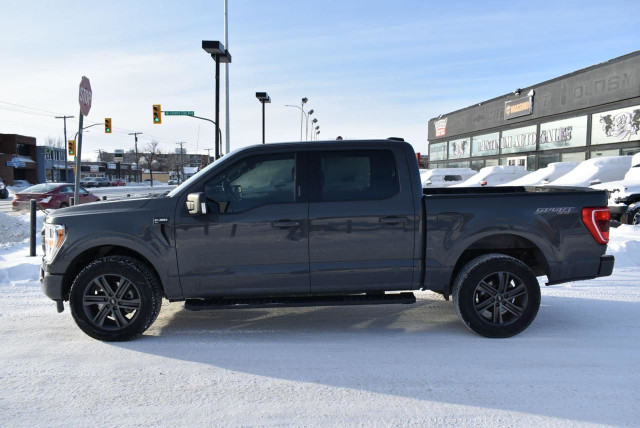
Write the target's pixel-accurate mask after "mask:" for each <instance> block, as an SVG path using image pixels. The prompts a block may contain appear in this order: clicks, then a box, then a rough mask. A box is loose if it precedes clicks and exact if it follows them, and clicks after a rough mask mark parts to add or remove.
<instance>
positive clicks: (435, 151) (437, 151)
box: [429, 142, 447, 161]
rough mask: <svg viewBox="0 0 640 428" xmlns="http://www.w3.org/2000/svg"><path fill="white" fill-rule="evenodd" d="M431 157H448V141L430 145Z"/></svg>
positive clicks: (434, 158) (438, 158)
mask: <svg viewBox="0 0 640 428" xmlns="http://www.w3.org/2000/svg"><path fill="white" fill-rule="evenodd" d="M429 159H430V160H434V161H438V160H446V159H447V143H446V142H443V143H434V144H431V145H430V146H429Z"/></svg>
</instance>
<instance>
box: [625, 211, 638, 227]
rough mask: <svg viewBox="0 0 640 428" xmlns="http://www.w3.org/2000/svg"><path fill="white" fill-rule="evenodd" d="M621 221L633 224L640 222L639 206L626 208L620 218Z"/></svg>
mask: <svg viewBox="0 0 640 428" xmlns="http://www.w3.org/2000/svg"><path fill="white" fill-rule="evenodd" d="M622 223H624V224H633V225H638V224H640V207H635V208H632V209H629V210H627V212H626V213H625V214H624V216H623V218H622Z"/></svg>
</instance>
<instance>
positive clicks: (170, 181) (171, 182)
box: [167, 178, 179, 186]
mask: <svg viewBox="0 0 640 428" xmlns="http://www.w3.org/2000/svg"><path fill="white" fill-rule="evenodd" d="M167 184H168V185H169V186H176V185H178V184H179V182H178V179H177V178H172V179H171V180H169V182H168V183H167Z"/></svg>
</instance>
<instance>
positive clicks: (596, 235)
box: [582, 207, 611, 244]
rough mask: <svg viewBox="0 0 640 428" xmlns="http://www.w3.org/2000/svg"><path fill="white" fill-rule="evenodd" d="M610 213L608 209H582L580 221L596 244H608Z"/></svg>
mask: <svg viewBox="0 0 640 428" xmlns="http://www.w3.org/2000/svg"><path fill="white" fill-rule="evenodd" d="M610 220H611V213H610V212H609V208H608V207H591V208H583V209H582V221H583V222H584V225H585V226H587V229H589V232H590V233H591V236H593V239H595V240H596V242H597V243H598V244H606V243H607V242H609V221H610Z"/></svg>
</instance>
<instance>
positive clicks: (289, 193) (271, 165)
mask: <svg viewBox="0 0 640 428" xmlns="http://www.w3.org/2000/svg"><path fill="white" fill-rule="evenodd" d="M295 165H296V159H295V154H294V153H285V154H276V155H261V156H253V157H249V158H246V159H243V160H241V161H240V162H238V163H236V164H234V165H233V166H231V167H230V168H227V169H226V170H225V171H224V172H222V173H220V174H218V175H217V176H215V177H214V178H212V179H211V180H209V181H207V182H206V183H205V196H206V198H207V205H208V206H209V207H212V205H214V204H215V203H217V205H218V208H219V209H220V212H221V213H235V212H241V211H246V210H250V209H253V208H256V207H258V206H260V205H266V204H276V203H287V202H289V203H291V202H295V173H296V171H295ZM210 209H211V208H210Z"/></svg>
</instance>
